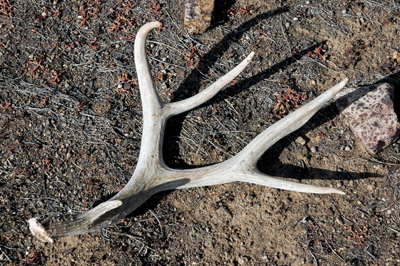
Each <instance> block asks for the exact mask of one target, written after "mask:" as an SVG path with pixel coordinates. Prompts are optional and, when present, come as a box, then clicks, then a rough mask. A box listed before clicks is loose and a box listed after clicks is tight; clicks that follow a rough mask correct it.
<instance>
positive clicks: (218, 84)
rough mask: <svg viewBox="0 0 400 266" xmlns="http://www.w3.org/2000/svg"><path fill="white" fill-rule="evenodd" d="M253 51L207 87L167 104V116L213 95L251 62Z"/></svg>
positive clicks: (185, 109) (195, 105) (198, 103)
mask: <svg viewBox="0 0 400 266" xmlns="http://www.w3.org/2000/svg"><path fill="white" fill-rule="evenodd" d="M253 56H254V52H251V53H250V54H249V55H248V56H247V57H246V58H245V59H244V60H243V61H242V62H241V63H240V64H239V65H237V66H236V67H235V68H234V69H232V70H231V71H229V72H228V73H226V74H225V75H223V76H222V77H220V78H219V79H218V80H217V81H215V82H214V83H213V84H211V85H210V86H209V87H208V88H206V89H204V90H202V91H201V92H199V93H197V94H196V95H194V96H192V97H190V98H188V99H185V100H182V101H179V102H173V103H169V104H167V106H168V107H169V108H170V109H169V111H168V116H172V115H177V114H180V113H183V112H186V111H189V110H191V109H193V108H195V107H197V106H199V105H201V104H203V103H205V102H206V101H208V100H210V99H211V98H212V97H214V96H215V95H216V94H217V93H218V92H219V91H220V90H221V89H222V88H223V87H224V86H225V85H226V84H228V83H229V82H231V81H232V80H233V79H234V78H236V77H237V76H238V75H239V74H240V73H241V72H242V71H243V70H244V69H245V68H246V67H247V66H248V65H249V64H250V62H251V59H253Z"/></svg>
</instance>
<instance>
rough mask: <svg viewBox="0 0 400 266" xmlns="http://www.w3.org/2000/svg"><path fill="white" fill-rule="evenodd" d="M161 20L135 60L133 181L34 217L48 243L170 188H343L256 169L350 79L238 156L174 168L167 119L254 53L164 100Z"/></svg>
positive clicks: (214, 89)
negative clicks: (152, 51) (88, 204)
mask: <svg viewBox="0 0 400 266" xmlns="http://www.w3.org/2000/svg"><path fill="white" fill-rule="evenodd" d="M158 26H160V23H159V22H151V23H148V24H146V25H144V26H143V27H142V28H141V29H140V30H139V32H138V34H137V37H136V40H135V47H134V48H135V51H134V55H135V64H136V70H137V74H138V80H139V89H140V96H141V99H142V103H143V136H142V142H141V147H140V154H139V159H138V164H137V166H136V169H135V172H134V173H133V176H132V178H131V179H130V181H129V182H128V184H127V185H126V186H125V187H124V188H123V189H122V190H121V191H120V192H119V193H118V194H117V195H115V196H114V197H113V198H111V199H110V200H109V201H106V202H104V203H102V204H100V205H98V206H97V207H95V208H93V209H92V210H90V211H87V212H83V213H81V214H76V215H72V214H62V215H59V216H49V217H44V218H42V217H40V218H32V219H30V220H29V226H30V230H31V232H32V234H34V235H35V236H37V237H38V238H39V239H41V240H43V241H48V242H52V241H53V239H54V238H57V237H61V236H67V235H76V234H83V233H87V232H92V231H97V230H99V229H101V228H104V227H106V226H108V225H110V224H112V223H114V222H117V221H118V220H120V219H122V218H123V217H125V216H126V215H128V214H129V213H131V212H132V211H133V210H135V209H136V208H137V207H139V206H140V205H141V204H142V203H143V202H145V201H146V200H147V199H148V198H150V197H151V196H152V195H153V194H155V193H157V192H160V191H163V190H171V189H183V188H190V187H200V186H212V185H218V184H223V183H229V182H236V181H242V182H250V183H254V184H259V185H263V186H269V187H274V188H279V189H286V190H292V191H298V192H305V193H339V194H344V193H343V192H342V191H340V190H338V189H335V188H329V187H317V186H313V185H308V184H302V183H298V182H293V181H289V180H284V179H279V178H276V177H272V176H268V175H266V174H264V173H261V172H260V171H258V170H257V168H256V164H257V161H258V160H259V158H260V156H261V155H262V154H263V153H264V152H266V151H267V149H268V148H270V147H271V146H272V145H273V144H274V143H276V142H277V141H278V140H280V139H281V138H283V137H284V136H286V135H288V134H290V133H291V132H293V131H295V130H296V129H298V128H300V127H301V126H302V125H304V124H305V123H306V122H307V121H308V120H309V119H310V118H311V117H312V116H313V115H314V114H315V113H316V112H317V111H318V110H319V109H320V108H321V107H322V106H323V105H324V104H325V103H326V102H328V101H329V100H330V99H332V98H333V97H334V96H335V94H336V93H338V92H339V91H340V90H341V89H342V88H343V87H344V86H345V84H346V82H347V79H345V80H343V81H342V82H340V83H339V84H337V85H336V86H334V87H332V88H331V89H329V90H328V91H326V92H325V93H323V94H322V95H320V96H319V97H317V98H316V99H315V100H313V101H311V102H309V103H308V104H306V105H304V106H303V107H301V108H299V109H298V110H296V111H295V112H293V113H291V114H290V115H288V116H286V117H285V118H283V119H282V120H280V121H278V122H277V123H275V124H274V125H272V126H270V127H269V128H268V129H266V130H265V131H264V132H262V133H261V134H259V135H258V136H257V137H256V138H255V139H254V140H253V141H251V142H250V143H249V144H248V145H247V146H246V147H245V148H244V149H243V150H242V151H241V152H239V153H238V154H237V155H236V156H234V157H232V158H230V159H228V160H226V161H224V162H222V163H218V164H215V165H211V166H206V167H201V168H196V169H186V170H175V169H171V168H169V167H168V166H167V165H166V164H165V163H164V160H163V158H162V146H163V145H162V142H163V135H164V128H165V125H166V122H167V119H168V118H169V117H171V116H173V115H176V114H179V113H183V112H186V111H188V110H190V109H193V108H195V107H196V106H199V105H201V104H203V103H204V102H206V101H208V100H209V99H211V98H212V97H213V96H214V95H216V94H217V93H218V92H219V91H220V90H221V89H222V88H223V87H224V86H225V85H227V84H228V83H229V82H231V81H232V80H233V79H234V78H235V77H236V76H237V75H239V73H240V72H241V71H242V70H243V69H244V68H245V67H246V66H247V65H248V64H249V63H250V61H251V59H252V57H253V55H254V53H253V52H252V53H250V55H249V56H247V58H246V59H245V60H244V61H243V62H242V63H240V64H239V65H238V66H237V67H235V68H234V69H232V70H231V71H230V72H228V73H227V74H226V75H224V76H223V77H221V78H220V79H218V80H217V81H216V82H215V83H213V84H212V85H211V86H209V87H208V88H206V89H204V90H203V91H201V92H200V93H198V94H197V95H195V96H193V97H190V98H188V99H185V100H182V101H179V102H173V103H164V102H163V101H162V100H160V98H159V96H158V94H157V91H156V89H155V86H154V83H153V78H152V77H151V74H150V68H149V64H148V61H147V57H146V49H145V42H146V37H147V34H148V33H149V32H150V30H152V29H154V28H156V27H158Z"/></svg>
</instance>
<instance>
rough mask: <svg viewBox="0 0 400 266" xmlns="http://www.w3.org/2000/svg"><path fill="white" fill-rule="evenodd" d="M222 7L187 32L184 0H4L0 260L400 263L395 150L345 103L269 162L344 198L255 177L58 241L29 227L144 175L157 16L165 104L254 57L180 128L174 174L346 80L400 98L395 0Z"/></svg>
mask: <svg viewBox="0 0 400 266" xmlns="http://www.w3.org/2000/svg"><path fill="white" fill-rule="evenodd" d="M319 2H322V3H319ZM217 3H218V5H219V7H218V8H217V10H216V12H215V19H214V23H213V26H212V28H211V29H210V30H208V31H207V32H206V33H204V34H202V35H200V36H191V35H189V34H187V33H186V32H185V30H184V28H183V12H184V1H175V0H174V1H157V0H152V1H134V0H121V1H117V0H111V1H104V0H92V1H74V0H72V1H61V0H54V1H53V2H51V1H33V0H27V1H18V0H15V1H8V0H1V1H0V105H1V108H0V145H1V149H0V230H1V231H0V232H1V234H0V265H142V264H143V265H225V264H226V265H302V264H304V265H396V264H400V246H399V245H400V242H399V239H400V223H399V221H400V214H399V207H400V205H399V202H398V197H399V184H400V167H399V163H400V157H399V155H398V153H399V149H400V147H399V143H394V144H393V145H391V146H390V147H389V148H387V149H385V150H384V151H383V152H381V153H380V154H378V155H376V156H371V155H369V154H368V153H367V152H365V150H364V148H363V146H362V144H361V143H360V142H359V141H358V140H357V139H356V138H355V137H354V136H353V134H352V133H351V131H350V130H349V128H348V127H347V126H346V124H345V122H344V121H343V120H342V119H341V118H340V117H339V116H338V113H337V110H336V107H335V105H334V103H331V104H329V105H327V106H326V107H325V108H323V109H322V110H321V111H320V112H318V113H317V114H316V115H315V116H314V118H312V119H311V120H310V122H308V123H307V124H306V125H305V126H304V127H302V128H301V129H299V130H298V131H296V132H295V133H293V134H291V135H289V136H288V137H285V138H284V139H283V140H281V141H279V142H278V143H277V144H276V145H274V146H273V147H272V148H271V149H270V151H269V152H268V153H267V154H265V155H264V156H263V157H262V158H261V160H260V165H259V166H260V169H261V170H262V171H264V172H266V173H269V174H273V175H276V176H280V177H282V178H289V179H294V180H297V181H299V182H304V183H312V184H315V185H323V186H333V187H338V188H340V189H342V190H343V191H345V192H346V195H308V194H301V193H296V192H288V191H282V190H277V189H271V188H267V187H261V186H258V185H252V184H246V183H231V184H226V185H220V186H214V187H204V188H195V189H187V190H179V191H169V192H165V193H160V194H157V195H155V196H154V197H152V198H151V199H150V200H149V201H147V202H146V203H145V204H144V205H143V206H142V207H140V209H138V210H136V211H135V212H134V213H132V214H131V215H130V216H129V217H127V218H125V219H123V220H121V221H120V222H119V223H118V224H116V225H113V226H110V227H109V228H107V229H104V230H102V231H101V232H98V233H91V234H87V235H81V236H71V237H65V238H60V239H57V241H56V242H55V243H54V244H48V243H47V244H45V243H42V242H40V241H39V240H37V239H35V238H33V237H32V235H31V234H30V232H29V229H28V226H27V220H28V219H29V218H31V217H35V216H40V215H43V214H49V213H58V212H68V211H69V212H79V211H85V210H89V209H90V208H92V207H93V206H96V205H97V204H99V203H101V202H103V201H104V200H106V199H108V198H110V197H111V196H112V195H114V194H115V193H117V192H118V191H119V190H120V189H121V188H122V187H123V186H124V184H126V183H127V181H128V180H129V178H130V175H131V174H132V172H133V171H134V169H135V165H136V162H137V156H138V151H139V146H140V139H141V130H142V118H141V103H140V98H139V92H138V87H137V81H136V72H135V66H134V63H133V56H132V55H133V39H134V36H135V33H136V32H137V30H138V29H139V27H140V26H142V25H143V24H145V23H146V22H149V21H152V20H159V21H162V22H163V25H164V28H163V29H162V30H160V31H157V30H155V31H153V32H152V33H151V34H150V36H149V41H148V55H149V57H150V63H151V65H152V71H153V73H154V76H155V82H156V85H157V87H158V88H159V93H160V95H161V98H163V99H164V100H166V101H171V100H172V101H177V100H180V99H185V98H187V97H189V96H191V95H193V94H195V93H197V92H198V91H200V90H202V89H204V88H205V87H206V86H208V85H210V84H211V83H212V82H213V81H215V80H216V79H217V78H218V77H220V76H222V75H223V74H224V73H226V72H227V71H229V70H230V69H232V68H233V67H234V66H235V65H237V64H238V63H239V62H240V61H241V60H243V59H244V58H245V56H246V55H247V54H249V53H250V52H251V51H255V52H256V56H255V59H254V62H253V63H252V64H251V66H250V67H248V68H247V69H246V70H245V71H244V72H243V73H242V74H241V75H240V76H239V77H238V78H237V79H236V80H235V82H233V83H232V84H231V86H229V87H228V88H226V89H225V90H224V91H222V92H221V93H219V94H218V95H217V96H216V97H215V98H214V99H213V100H211V101H209V102H208V103H207V104H204V105H203V106H201V107H200V108H196V109H195V110H193V111H191V112H189V113H187V114H185V115H181V116H177V117H174V118H172V119H171V120H170V121H169V124H168V128H167V130H166V139H165V147H164V150H165V160H166V162H167V164H168V165H169V166H171V167H177V168H188V167H194V166H201V165H208V164H213V163H217V162H220V161H223V160H225V159H227V158H230V157H231V156H233V155H234V154H236V153H237V152H238V151H240V150H241V149H242V148H243V147H244V146H245V145H246V143H248V142H250V141H251V140H252V139H253V138H254V137H255V136H256V135H257V133H259V132H261V131H262V130H263V129H265V128H267V127H268V126H269V125H271V124H272V123H274V122H276V121H277V120H279V119H280V118H282V117H284V116H285V115H286V114H287V113H289V112H291V111H293V110H295V109H296V108H297V107H298V106H301V105H302V104H303V103H304V102H307V101H308V100H310V99H313V98H315V96H317V95H319V94H320V93H322V92H323V91H325V90H326V89H328V88H329V87H331V86H332V85H334V84H335V83H337V82H338V81H340V80H341V79H342V78H344V77H348V78H349V80H350V82H349V85H348V86H350V87H356V86H361V85H369V84H373V83H375V82H381V81H388V82H391V83H392V84H393V85H394V86H396V93H395V95H394V97H395V108H396V111H397V109H398V107H399V106H400V101H399V99H398V98H399V97H398V89H399V70H400V67H399V62H400V55H399V57H396V52H399V53H400V43H399V40H400V28H399V27H400V19H399V17H400V3H399V2H398V1H368V0H364V1H290V0H289V1H281V2H280V1H256V0H251V1H244V0H238V1H217ZM288 89H290V90H288ZM290 91H292V92H290ZM296 95H298V96H301V97H295V96H296ZM285 97H286V98H287V97H289V98H291V99H293V101H290V102H285V101H284V99H285Z"/></svg>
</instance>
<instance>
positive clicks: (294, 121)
mask: <svg viewBox="0 0 400 266" xmlns="http://www.w3.org/2000/svg"><path fill="white" fill-rule="evenodd" d="M347 81H348V79H347V78H345V79H344V80H342V81H341V82H340V83H338V84H336V85H335V86H333V87H332V88H330V89H329V90H327V91H326V92H324V93H322V94H321V95H320V96H318V97H317V98H315V99H314V100H312V101H311V102H309V103H307V104H306V105H304V106H302V107H301V108H299V109H297V110H296V111H294V112H293V113H291V114H289V115H287V116H286V117H284V118H283V119H281V120H279V121H278V122H276V123H275V124H273V125H271V126H270V127H268V128H267V129H266V130H265V131H264V132H262V133H260V134H259V135H258V136H257V137H256V138H255V139H254V140H252V141H251V142H250V143H249V144H248V145H247V146H246V147H245V148H244V149H243V150H242V151H241V152H239V153H238V154H237V155H236V156H235V160H237V161H241V163H240V164H241V165H243V164H245V165H250V166H255V165H256V163H257V161H258V160H259V158H260V157H261V156H262V155H263V154H264V153H265V152H266V151H267V150H268V149H269V148H270V147H271V146H272V145H274V144H275V143H276V142H277V141H278V140H280V139H282V138H283V137H285V136H287V135H289V134H290V133H292V132H294V131H296V130H297V129H299V128H300V127H301V126H303V125H304V124H305V123H307V121H308V120H309V119H310V118H311V117H312V116H313V115H314V114H315V113H316V112H317V111H318V110H319V109H320V108H321V107H322V106H323V105H324V104H326V103H327V102H328V101H330V100H331V99H332V98H333V97H335V95H336V94H337V93H338V92H339V91H340V90H341V89H343V88H344V86H345V85H346V83H347Z"/></svg>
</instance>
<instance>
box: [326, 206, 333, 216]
mask: <svg viewBox="0 0 400 266" xmlns="http://www.w3.org/2000/svg"><path fill="white" fill-rule="evenodd" d="M326 213H327V214H328V215H330V216H332V215H334V214H335V213H334V211H333V210H332V208H328V209H326Z"/></svg>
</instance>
